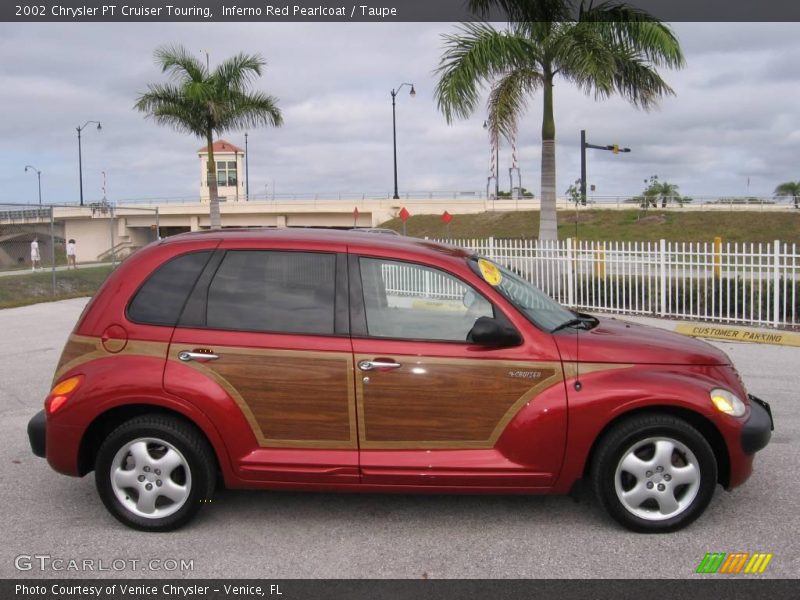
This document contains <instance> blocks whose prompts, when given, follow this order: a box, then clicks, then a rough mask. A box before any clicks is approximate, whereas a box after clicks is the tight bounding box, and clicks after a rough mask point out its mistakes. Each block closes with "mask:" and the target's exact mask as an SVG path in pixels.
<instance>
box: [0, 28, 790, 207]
mask: <svg viewBox="0 0 800 600" xmlns="http://www.w3.org/2000/svg"><path fill="white" fill-rule="evenodd" d="M453 27H454V26H453V25H450V24H446V23H404V24H378V23H366V24H358V23H333V24H323V23H306V24H304V23H287V24H261V23H253V24H231V23H212V24H203V23H190V24H178V23H160V24H144V23H132V24H116V23H70V24H29V23H25V24H20V23H0V56H2V57H3V59H2V63H1V65H2V66H0V106H2V107H3V112H4V114H3V120H2V136H0V202H35V201H36V177H35V175H34V174H33V173H30V172H29V173H25V172H24V167H25V165H26V164H31V165H33V166H35V167H37V168H38V169H40V170H41V171H42V194H43V197H44V201H45V202H75V201H77V198H78V157H77V137H76V131H75V128H76V127H77V126H79V125H82V124H83V123H84V122H85V121H87V120H98V121H101V122H102V124H103V130H102V131H101V132H97V131H95V130H94V129H92V128H91V127H90V128H88V129H87V130H86V131H84V133H83V173H84V194H85V198H86V200H87V201H92V200H97V199H99V198H101V197H102V190H101V188H102V185H103V177H102V175H101V173H102V172H103V171H105V173H106V188H107V195H108V197H109V199H114V200H117V201H124V200H130V199H145V198H149V199H154V198H186V199H189V198H196V197H197V196H198V193H199V187H198V186H199V161H198V158H197V154H196V150H197V149H198V148H199V147H200V146H201V145H202V141H200V140H198V139H196V138H192V137H190V136H188V135H186V134H181V133H177V132H174V131H172V130H170V129H167V128H165V127H160V126H157V125H156V124H155V123H153V122H152V121H149V120H145V119H144V118H143V116H142V115H141V114H140V113H138V112H135V111H134V110H133V109H132V106H133V103H134V101H135V100H136V98H137V96H138V95H139V94H140V93H142V92H143V91H145V90H146V85H147V83H149V82H157V81H162V80H163V79H164V78H163V76H162V75H161V73H160V72H159V71H158V69H157V68H156V67H155V65H154V63H153V59H152V54H153V50H154V49H155V48H156V47H157V46H159V45H161V44H175V43H179V44H184V45H185V46H186V47H187V48H189V49H190V50H192V51H196V52H197V53H198V56H200V55H202V54H203V52H204V51H206V50H207V51H208V52H209V54H210V59H211V64H212V67H213V65H214V63H215V62H216V61H218V60H221V59H222V58H224V57H227V56H229V55H231V54H233V53H235V52H239V51H244V52H251V53H260V54H262V55H263V56H264V57H265V58H266V60H267V62H268V67H267V69H266V72H265V75H264V77H263V78H262V79H261V80H260V81H258V83H257V84H256V86H257V87H258V88H259V89H262V90H264V91H266V92H268V93H270V94H273V95H275V96H277V97H278V98H279V105H280V107H281V109H282V111H283V114H284V121H285V123H284V126H283V127H281V128H279V129H258V130H253V131H250V132H249V133H250V135H249V142H250V143H249V149H250V189H251V194H254V195H262V196H263V194H264V189H265V188H264V186H265V184H266V185H269V187H270V193H271V192H272V190H271V188H272V186H273V182H274V185H275V191H276V192H277V193H278V194H282V193H284V194H285V193H296V194H301V193H319V194H328V195H330V194H336V193H339V192H341V193H348V192H350V193H353V192H355V193H373V194H374V193H377V194H384V193H389V192H390V190H391V189H392V137H391V135H392V131H391V98H390V95H389V92H390V90H391V89H392V88H393V87H395V86H397V85H398V84H400V83H401V82H405V81H410V82H414V83H415V84H416V90H417V95H416V97H415V98H413V99H412V98H410V97H409V96H408V95H406V94H405V90H404V91H403V92H402V94H401V95H400V96H398V105H397V120H398V162H399V178H400V190H401V192H406V191H429V190H443V191H444V190H458V191H466V190H475V191H478V190H481V189H485V186H486V176H487V171H488V168H489V167H488V165H489V153H490V151H489V145H488V140H487V137H486V133H485V131H484V130H483V128H482V123H483V120H484V117H485V114H484V113H483V112H479V113H477V114H476V115H474V117H473V118H472V119H470V120H466V121H460V122H457V123H455V124H454V125H452V126H448V125H447V124H446V122H445V120H444V118H443V117H442V116H441V115H440V114H439V113H438V112H437V109H436V106H435V103H434V101H433V88H434V85H435V77H434V75H433V70H434V68H435V67H436V65H437V63H438V60H439V57H440V54H441V38H440V35H441V34H442V33H443V32H450V31H452V30H453ZM675 29H676V31H677V33H678V35H679V37H680V40H681V42H682V44H683V48H684V51H685V54H686V57H687V67H686V69H684V70H683V71H679V72H666V73H665V76H666V79H667V80H668V82H669V83H670V85H672V87H673V88H674V89H675V91H676V92H677V96H676V97H673V98H667V99H665V100H664V101H663V102H662V103H661V106H660V108H659V109H657V110H655V111H653V112H650V113H643V112H639V111H637V110H635V109H633V108H631V107H630V106H628V105H627V104H626V103H625V102H624V101H621V100H619V99H611V100H608V101H605V102H595V101H594V100H593V99H591V98H588V97H586V96H584V95H582V94H581V93H580V92H578V91H577V90H576V89H574V88H572V87H571V86H570V85H569V84H567V83H566V82H563V81H562V82H560V84H559V83H557V86H556V96H555V102H556V104H555V110H556V136H557V148H558V150H557V161H558V162H557V164H558V190H559V193H563V192H564V190H566V188H567V186H568V185H569V184H570V182H572V181H574V180H575V179H576V178H577V177H578V176H579V173H580V165H579V135H580V130H581V129H586V130H587V131H588V135H587V139H588V141H589V142H591V143H597V144H612V143H619V144H620V145H622V146H629V147H630V148H631V149H632V153H631V154H625V155H623V154H621V155H618V156H614V155H612V154H611V153H608V152H599V151H590V156H589V175H588V181H589V183H593V184H595V185H596V186H597V194H600V195H607V196H613V195H631V194H636V193H638V192H639V191H641V189H642V188H643V180H644V179H646V178H647V177H649V176H650V175H653V174H657V175H658V176H659V177H660V178H661V179H667V180H669V181H670V182H673V183H676V184H678V185H679V186H680V189H681V191H682V192H683V193H685V194H689V195H693V196H709V195H745V194H746V193H748V183H747V182H748V178H749V182H750V183H749V192H750V193H751V194H754V195H757V194H763V195H768V194H770V193H771V192H772V190H773V189H774V188H775V186H776V184H778V183H780V182H783V181H788V180H800V108H798V107H800V35H798V33H800V23H787V24H771V23H757V24H756V23H744V24H741V23H740V24H733V23H700V24H689V23H678V24H676V25H675ZM540 128H541V98H539V97H536V98H533V99H532V101H531V103H530V107H529V111H528V114H527V115H526V117H525V118H524V120H523V121H522V123H521V128H520V132H519V137H518V141H517V145H518V158H519V161H520V168H521V174H522V180H523V185H524V186H526V187H528V188H529V189H532V190H533V191H534V192H535V193H536V195H537V196H538V195H539V159H540V150H539V144H540V136H539V134H540ZM225 138H226V139H228V140H229V141H230V142H233V143H234V144H237V145H241V146H243V145H244V136H243V132H233V133H230V134H227V135H225ZM500 166H501V173H507V169H508V167H509V166H510V151H509V148H508V146H507V145H505V146H503V147H502V148H501V150H500ZM507 181H508V180H507V175H506V176H501V189H502V187H505V188H507V187H508V183H507Z"/></svg>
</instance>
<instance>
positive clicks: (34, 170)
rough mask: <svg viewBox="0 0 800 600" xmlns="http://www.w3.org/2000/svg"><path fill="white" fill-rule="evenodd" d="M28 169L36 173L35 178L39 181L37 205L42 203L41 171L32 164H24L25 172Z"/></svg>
mask: <svg viewBox="0 0 800 600" xmlns="http://www.w3.org/2000/svg"><path fill="white" fill-rule="evenodd" d="M28 169H31V170H32V171H33V172H34V173H36V179H37V180H38V182H39V206H41V205H42V172H41V171H40V170H39V169H37V168H36V167H34V166H33V165H25V172H26V173H27V172H28Z"/></svg>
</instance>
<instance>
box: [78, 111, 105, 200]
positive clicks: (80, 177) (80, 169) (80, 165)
mask: <svg viewBox="0 0 800 600" xmlns="http://www.w3.org/2000/svg"><path fill="white" fill-rule="evenodd" d="M90 123H97V131H100V130H101V129H102V127H101V126H100V121H86V123H84V124H83V125H82V126H81V127H76V128H75V130H76V131H77V132H78V180H79V181H80V190H81V206H83V158H82V156H81V131H83V130H84V129H86V126H87V125H89V124H90Z"/></svg>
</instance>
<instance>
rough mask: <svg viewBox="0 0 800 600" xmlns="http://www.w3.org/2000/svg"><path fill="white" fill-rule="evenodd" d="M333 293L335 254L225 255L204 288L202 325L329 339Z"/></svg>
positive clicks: (249, 252) (267, 252)
mask: <svg viewBox="0 0 800 600" xmlns="http://www.w3.org/2000/svg"><path fill="white" fill-rule="evenodd" d="M335 290H336V255H335V254H327V253H316V252H290V251H277V250H232V251H228V252H227V253H226V254H225V258H224V259H223V261H222V264H221V265H220V266H219V268H218V269H217V272H216V275H215V276H214V280H213V282H212V283H211V286H210V287H209V290H208V314H207V326H208V327H209V328H211V329H226V330H234V331H253V332H272V333H298V334H311V335H333V334H334V311H335Z"/></svg>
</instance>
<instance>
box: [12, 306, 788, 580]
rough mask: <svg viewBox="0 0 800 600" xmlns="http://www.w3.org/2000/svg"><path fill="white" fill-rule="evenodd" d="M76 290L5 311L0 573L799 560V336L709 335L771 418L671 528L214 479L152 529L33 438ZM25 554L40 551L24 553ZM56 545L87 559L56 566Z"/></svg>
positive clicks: (393, 571) (674, 566) (495, 573)
mask: <svg viewBox="0 0 800 600" xmlns="http://www.w3.org/2000/svg"><path fill="white" fill-rule="evenodd" d="M85 302H86V300H85V299H77V300H65V301H62V302H56V303H45V304H38V305H34V306H28V307H23V308H15V309H8V310H0V332H1V333H0V440H2V442H1V443H0V447H2V450H1V451H0V480H2V482H3V485H2V487H1V488H0V507H2V508H0V511H2V521H3V526H2V530H3V544H2V549H1V550H0V577H4V578H9V577H37V578H38V577H93V576H98V577H196V578H216V577H221V578H222V577H224V578H227V577H236V578H306V577H312V578H318V577H324V578H328V577H330V578H341V577H343V578H350V577H366V578H388V577H399V578H422V577H429V578H436V577H445V578H484V577H486V578H499V577H503V578H534V577H555V578H563V577H597V578H626V577H633V578H637V577H644V578H687V577H705V578H708V577H709V575H696V574H695V570H696V568H697V566H698V564H699V563H700V561H701V560H702V559H703V557H704V555H705V553H706V552H727V553H730V552H771V553H773V554H774V557H773V559H772V562H771V563H770V564H769V567H768V569H767V570H766V572H765V573H764V574H763V575H758V576H756V577H792V578H793V577H797V576H798V575H799V574H800V541H798V531H800V494H799V493H798V480H800V477H799V476H798V474H800V452H799V450H800V435H798V433H799V432H800V408H798V406H799V405H800V403H799V402H798V391H797V390H798V388H800V348H792V347H782V346H768V345H755V344H742V343H726V342H714V345H716V346H718V347H720V348H721V349H723V350H724V351H725V352H727V353H728V354H729V355H730V356H731V357H732V358H733V360H734V362H735V364H736V366H737V368H738V369H739V371H740V373H741V375H742V377H743V379H744V382H745V384H746V386H747V388H748V390H749V391H750V392H751V393H753V394H755V395H757V396H760V397H762V398H763V399H765V400H767V401H769V402H770V403H771V404H772V408H773V413H774V414H775V420H776V430H775V432H774V433H773V437H772V442H771V443H770V445H769V446H767V448H766V449H765V450H763V451H762V452H761V453H759V454H758V457H757V458H756V464H755V471H754V474H753V476H752V477H751V479H750V480H749V481H748V482H747V483H745V484H744V485H743V486H742V487H739V488H737V489H735V490H734V491H732V492H725V491H724V490H722V489H721V488H718V489H717V493H716V495H715V497H714V499H713V500H712V503H711V505H710V506H709V508H708V509H707V510H706V512H705V514H704V515H703V516H702V517H701V518H700V519H699V520H698V521H697V522H696V523H695V524H693V525H692V526H690V527H689V528H688V529H684V530H682V531H679V532H677V533H672V534H667V535H658V536H653V535H649V536H648V535H639V534H634V533H630V532H628V531H625V530H623V529H621V528H620V527H619V526H618V525H616V524H615V523H614V522H613V521H611V519H610V518H609V517H607V516H606V515H605V514H604V513H603V512H602V510H601V509H600V508H599V506H597V505H596V503H595V502H594V500H593V498H591V497H590V496H589V494H588V493H584V494H583V495H582V497H581V498H580V501H579V502H575V501H573V500H572V499H570V498H568V497H558V496H535V497H525V496H490V497H487V496H423V495H376V494H366V495H357V494H312V493H293V492H267V491H256V492H253V491H226V490H220V491H219V492H218V493H217V495H216V496H215V498H214V501H213V503H212V504H211V505H210V506H208V507H206V508H205V509H204V510H203V511H202V513H201V515H200V517H199V518H198V519H196V520H195V521H193V522H192V523H191V524H190V525H189V526H188V527H186V528H184V529H182V530H179V531H176V532H172V533H167V534H147V533H140V532H136V531H133V530H130V529H128V528H126V527H124V526H123V525H121V524H119V523H118V522H117V521H116V520H115V519H114V518H113V517H111V516H110V515H109V514H108V513H107V512H106V510H105V508H104V507H103V505H102V504H101V502H100V499H99V498H98V496H97V494H96V493H95V489H94V478H93V476H91V475H90V476H87V477H84V478H83V479H75V478H70V477H64V476H62V475H59V474H57V473H55V472H54V471H52V470H51V469H50V468H49V466H48V465H47V463H46V462H45V461H44V460H43V459H39V458H37V457H35V456H33V454H32V453H31V451H30V447H29V445H28V439H27V435H26V429H25V428H26V425H27V422H28V419H29V418H30V417H31V416H32V415H33V414H34V413H35V412H37V411H38V410H39V409H40V408H41V406H42V402H43V400H44V397H45V395H46V394H47V392H48V390H49V384H50V381H51V377H52V374H53V369H54V367H55V364H56V362H57V360H58V356H59V354H60V352H61V349H62V347H63V344H64V342H65V340H66V338H67V336H68V334H69V332H70V330H71V328H72V326H73V325H74V323H75V321H76V320H77V318H78V315H79V314H80V311H81V310H82V308H83V306H84V305H85ZM632 320H633V319H632ZM636 320H637V321H644V322H646V323H648V324H655V325H657V326H662V327H666V328H673V327H674V323H672V322H667V321H659V320H655V319H636ZM34 555H38V556H45V557H49V558H45V559H41V558H34V559H30V560H29V559H27V558H25V557H28V556H34ZM20 556H22V557H23V558H22V559H19V558H18V557H20ZM54 559H62V560H63V561H64V562H63V563H57V564H58V565H61V566H62V568H64V567H68V566H69V565H70V563H69V562H68V561H69V560H75V561H77V562H78V564H79V566H80V567H81V568H80V569H75V570H73V569H69V570H66V569H65V570H55V569H53V568H52V567H53V563H52V562H51V561H52V560H54ZM86 560H88V561H92V562H90V563H85V562H84V561H86ZM172 561H175V562H172ZM181 562H183V565H181ZM28 565H30V567H31V568H30V569H29V570H19V569H18V566H21V567H23V568H25V567H26V566H28ZM42 565H45V569H44V570H42V569H41V568H40V567H41V566H42ZM87 565H91V568H88V567H87ZM101 568H104V570H102V571H100V570H99V569H101ZM738 577H752V576H749V575H747V576H745V575H739V576H738Z"/></svg>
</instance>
